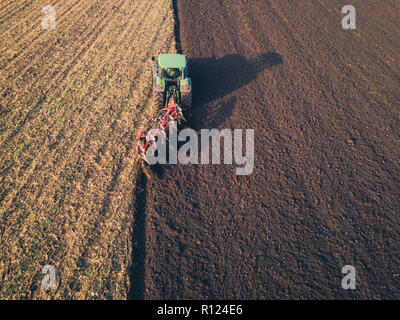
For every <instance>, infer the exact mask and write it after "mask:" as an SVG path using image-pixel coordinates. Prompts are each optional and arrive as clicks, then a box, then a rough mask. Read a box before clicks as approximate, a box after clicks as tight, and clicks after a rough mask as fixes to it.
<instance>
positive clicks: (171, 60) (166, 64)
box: [158, 53, 186, 69]
mask: <svg viewBox="0 0 400 320" xmlns="http://www.w3.org/2000/svg"><path fill="white" fill-rule="evenodd" d="M158 65H159V66H160V67H161V68H178V69H182V68H185V67H186V57H185V56H184V55H183V54H172V53H163V54H160V55H159V56H158Z"/></svg>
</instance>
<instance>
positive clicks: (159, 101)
mask: <svg viewBox="0 0 400 320" xmlns="http://www.w3.org/2000/svg"><path fill="white" fill-rule="evenodd" d="M153 102H154V105H155V106H156V108H157V109H161V108H162V107H164V92H156V91H153Z"/></svg>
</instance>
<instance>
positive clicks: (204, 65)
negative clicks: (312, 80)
mask: <svg viewBox="0 0 400 320" xmlns="http://www.w3.org/2000/svg"><path fill="white" fill-rule="evenodd" d="M282 63H283V59H282V57H281V56H280V55H279V54H278V53H274V52H267V53H264V54H261V55H260V56H258V57H256V58H254V59H247V58H245V57H243V56H241V55H238V54H230V55H227V56H225V57H222V58H219V59H217V58H192V59H190V62H189V68H190V74H191V77H192V81H193V110H192V114H191V116H190V118H191V120H192V121H191V122H192V124H194V125H195V127H198V126H199V125H204V124H207V125H209V124H211V123H209V121H202V119H203V120H205V119H207V118H210V117H209V113H210V110H208V109H209V108H205V105H206V104H208V103H210V102H212V101H215V100H218V99H221V98H223V97H225V96H226V95H228V94H230V93H232V92H234V91H236V90H237V89H240V88H241V87H243V86H245V85H247V84H248V83H250V82H251V81H253V80H254V79H255V78H256V77H257V75H258V74H259V73H261V72H262V71H264V70H266V69H269V68H272V67H274V66H276V65H279V64H282ZM235 102H236V100H235V99H233V100H232V99H230V100H229V101H227V102H225V103H222V104H221V106H220V107H219V108H218V110H213V111H212V114H213V117H212V118H213V120H212V121H211V122H212V124H213V125H214V126H218V125H219V124H220V123H222V122H223V121H224V119H226V118H227V117H229V116H230V114H231V112H232V110H233V108H234V103H235ZM214 111H215V112H214ZM217 111H218V112H217Z"/></svg>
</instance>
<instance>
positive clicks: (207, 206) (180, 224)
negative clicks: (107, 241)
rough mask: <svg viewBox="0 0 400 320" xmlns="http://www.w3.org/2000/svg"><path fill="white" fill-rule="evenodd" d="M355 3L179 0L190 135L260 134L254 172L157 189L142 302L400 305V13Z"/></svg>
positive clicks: (383, 5) (224, 170)
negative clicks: (352, 12) (349, 274)
mask: <svg viewBox="0 0 400 320" xmlns="http://www.w3.org/2000/svg"><path fill="white" fill-rule="evenodd" d="M346 4H347V3H346V2H345V1H341V0H340V1H339V0H332V1H322V0H319V1H290V0H282V1H277V0H275V1H265V0H263V1H261V0H251V1H248V0H237V1H231V0H220V1H216V0H203V1H198V0H178V2H177V9H178V17H179V35H180V41H181V47H182V51H183V53H184V54H186V55H187V56H189V57H191V58H192V59H193V60H192V65H191V71H192V77H193V83H194V105H193V110H192V112H191V116H190V118H191V123H190V126H191V127H193V128H195V129H196V130H200V129H202V128H219V129H222V128H231V129H234V128H241V129H246V128H252V129H254V130H255V168H254V172H253V173H252V174H251V175H249V176H236V175H235V170H234V166H231V165H186V166H184V165H170V166H164V167H163V168H162V174H160V175H158V176H157V175H155V176H154V177H152V178H150V179H149V180H148V181H147V199H146V202H145V203H146V204H147V205H146V206H147V207H146V213H145V214H146V224H145V226H146V239H145V240H146V257H145V258H144V269H145V283H144V287H145V289H144V298H147V299H160V298H167V299H180V298H185V299H191V298H198V299H208V298H218V299H225V298H233V299H264V298H272V299H278V298H280V299H286V298H295V299H299V298H311V299H313V298H328V299H333V298H345V299H360V298H369V299H372V298H384V299H388V298H400V285H399V283H400V282H399V280H400V270H399V267H400V260H399V253H400V252H399V245H400V243H399V222H400V217H399V214H398V212H399V187H400V179H399V172H400V165H399V156H400V152H399V151H400V144H399V134H400V132H399V98H400V90H399V88H400V86H399V85H400V83H399V82H400V78H399V74H400V68H399V64H398V61H399V58H400V55H399V53H400V38H399V36H400V25H399V19H398V18H399V16H400V4H399V2H398V1H395V0H368V1H365V0H363V1H361V0H354V1H352V4H353V5H354V6H355V7H356V9H357V29H356V30H343V29H342V27H341V20H342V17H343V16H342V14H341V8H342V7H343V6H344V5H346ZM396 212H397V214H396ZM345 265H353V266H354V267H355V268H356V271H357V282H356V285H357V288H356V290H344V289H342V287H341V280H342V278H343V276H344V275H343V274H342V273H341V270H342V267H343V266H345Z"/></svg>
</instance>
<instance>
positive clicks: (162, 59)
mask: <svg viewBox="0 0 400 320" xmlns="http://www.w3.org/2000/svg"><path fill="white" fill-rule="evenodd" d="M152 60H153V61H155V60H156V59H155V58H154V57H153V58H152ZM171 87H175V88H177V91H178V94H179V95H180V97H177V100H178V101H180V102H181V103H182V107H183V108H190V107H191V106H192V79H191V78H190V77H189V68H188V65H187V61H186V57H185V56H184V55H182V54H170V53H167V54H160V55H159V56H158V58H157V63H156V64H154V65H153V99H154V102H155V104H156V106H157V107H158V108H163V107H164V106H165V105H166V103H167V99H166V95H167V94H168V92H170V90H169V89H170V88H171Z"/></svg>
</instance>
